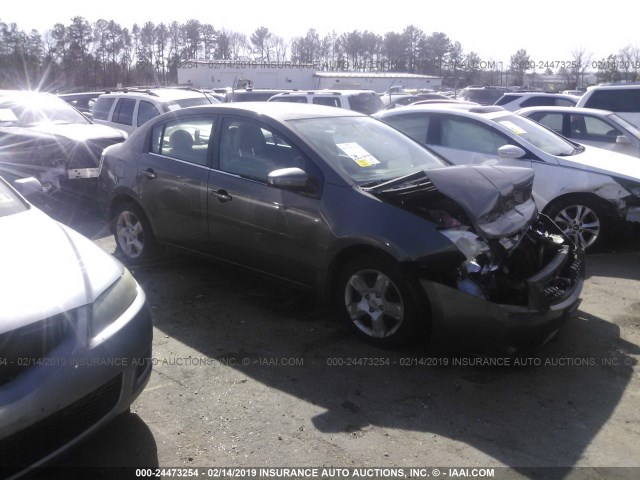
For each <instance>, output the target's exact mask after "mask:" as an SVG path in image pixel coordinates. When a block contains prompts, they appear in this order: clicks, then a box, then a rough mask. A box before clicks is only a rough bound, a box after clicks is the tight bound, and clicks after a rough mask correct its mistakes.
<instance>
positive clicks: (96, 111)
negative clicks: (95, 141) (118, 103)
mask: <svg viewBox="0 0 640 480" xmlns="http://www.w3.org/2000/svg"><path fill="white" fill-rule="evenodd" d="M114 101H115V98H113V97H106V98H105V97H100V98H98V100H96V103H95V105H94V106H93V108H92V109H91V114H92V115H93V118H94V119H96V120H109V112H110V111H111V107H112V106H113V102H114Z"/></svg>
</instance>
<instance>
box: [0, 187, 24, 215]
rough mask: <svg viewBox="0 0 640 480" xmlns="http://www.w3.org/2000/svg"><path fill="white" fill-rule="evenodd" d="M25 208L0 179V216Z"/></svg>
mask: <svg viewBox="0 0 640 480" xmlns="http://www.w3.org/2000/svg"><path fill="white" fill-rule="evenodd" d="M25 210H27V205H26V204H25V203H24V202H22V201H21V200H20V199H19V197H18V196H17V195H16V194H15V193H14V192H13V190H11V189H10V188H9V187H8V186H7V184H6V183H4V181H2V179H0V218H1V217H8V216H9V215H15V214H16V213H20V212H24V211H25Z"/></svg>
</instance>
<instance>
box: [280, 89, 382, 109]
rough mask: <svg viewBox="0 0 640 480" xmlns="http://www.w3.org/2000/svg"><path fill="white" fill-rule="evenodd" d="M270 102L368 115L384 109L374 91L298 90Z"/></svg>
mask: <svg viewBox="0 0 640 480" xmlns="http://www.w3.org/2000/svg"><path fill="white" fill-rule="evenodd" d="M269 101H270V102H289V103H311V104H314V105H326V106H329V107H339V108H346V109H347V110H354V111H356V112H360V113H364V114H366V115H371V114H372V113H375V112H378V111H380V110H382V109H383V108H384V104H383V102H382V100H381V99H380V97H379V96H378V94H377V93H375V92H374V91H373V90H308V91H302V90H299V91H298V90H296V91H293V92H285V93H279V94H278V95H274V96H273V97H271V98H270V99H269Z"/></svg>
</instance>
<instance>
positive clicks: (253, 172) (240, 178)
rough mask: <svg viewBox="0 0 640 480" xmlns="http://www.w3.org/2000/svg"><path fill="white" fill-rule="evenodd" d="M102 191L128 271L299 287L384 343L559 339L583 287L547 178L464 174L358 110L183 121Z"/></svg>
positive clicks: (189, 113)
mask: <svg viewBox="0 0 640 480" xmlns="http://www.w3.org/2000/svg"><path fill="white" fill-rule="evenodd" d="M407 108H411V107H407ZM397 110H402V109H397ZM540 128H542V127H540ZM100 180H101V187H102V190H103V192H104V199H103V205H104V207H105V208H104V209H105V211H106V212H108V216H109V218H110V220H111V223H112V226H113V230H114V236H115V240H116V244H117V246H118V249H119V251H120V252H121V257H122V258H124V259H126V260H127V261H129V262H136V261H140V260H142V259H145V258H148V257H149V256H150V255H152V254H153V253H154V250H155V249H156V248H157V246H158V244H160V245H171V246H175V247H181V248H184V249H187V250H189V251H191V252H199V253H202V254H205V255H208V256H210V257H213V258H215V259H217V260H220V261H224V262H230V263H232V264H236V265H238V264H239V265H243V266H245V267H249V268H250V269H252V270H254V271H255V270H257V271H260V272H263V273H266V274H269V275H271V276H275V277H278V278H280V279H286V280H288V281H289V282H291V283H292V284H295V285H298V286H300V287H302V288H306V289H309V290H311V291H314V292H316V293H317V294H318V296H319V297H320V298H321V299H322V300H324V301H325V302H328V303H330V304H334V305H335V307H336V309H337V311H338V312H339V314H340V315H341V316H342V317H343V318H344V319H345V321H346V322H347V323H348V325H349V326H350V327H351V328H352V329H353V331H354V332H356V333H357V334H358V335H360V336H361V337H362V338H364V339H366V340H368V341H370V342H372V343H374V344H377V345H386V346H389V345H396V344H400V343H403V342H407V341H410V340H418V339H423V338H424V336H425V335H427V334H428V333H432V334H434V335H438V332H439V334H442V332H443V331H449V332H453V333H454V335H455V336H456V338H457V341H458V342H460V341H461V339H462V337H465V336H466V337H467V340H470V341H471V342H472V343H473V346H472V348H480V345H487V344H491V343H493V342H496V343H498V344H500V345H501V346H503V347H505V348H508V349H509V350H510V351H512V350H511V349H512V348H515V346H517V345H519V346H522V345H523V344H530V343H535V342H536V341H540V340H542V339H544V338H546V337H547V336H548V335H549V334H550V333H552V332H553V331H555V330H556V329H557V328H558V327H559V325H560V323H561V322H562V320H563V319H565V318H566V317H567V316H568V315H569V314H570V313H571V312H572V311H573V309H575V308H576V307H577V302H578V296H579V294H580V290H581V287H582V275H583V263H582V253H581V250H580V249H579V248H576V247H575V246H574V245H573V244H572V242H571V241H570V240H569V239H568V238H567V237H566V236H565V235H564V234H563V233H562V231H561V230H560V229H558V228H557V227H556V226H555V225H554V224H553V222H550V221H549V220H548V219H546V217H543V216H541V217H539V216H538V214H537V211H536V207H535V205H534V202H533V200H532V198H531V186H532V182H533V171H532V170H531V169H522V168H513V167H490V166H458V167H452V166H450V165H449V163H448V162H446V161H445V160H443V159H441V158H440V157H439V156H438V155H436V154H434V153H432V152H431V151H429V150H428V149H427V148H425V147H423V146H421V145H419V144H418V143H416V142H414V141H412V140H411V139H409V138H408V137H407V136H405V135H403V134H401V133H400V132H398V131H397V130H395V129H393V128H391V127H389V126H388V125H385V124H384V123H382V122H379V121H378V120H375V119H373V118H371V117H369V116H367V115H363V114H359V113H357V112H353V111H351V110H347V109H342V108H329V107H325V106H319V105H308V104H297V103H296V104H283V103H280V102H261V103H242V104H225V105H221V106H210V107H197V108H190V109H184V110H177V111H174V112H171V113H168V114H165V115H163V116H161V117H158V118H155V119H153V120H151V121H150V122H148V123H147V124H145V125H144V126H143V127H142V128H140V129H139V130H138V131H136V132H135V133H134V134H132V135H131V136H130V137H129V139H128V140H127V141H126V142H124V143H123V144H122V145H120V146H114V147H112V148H110V149H108V150H107V151H106V152H105V155H104V164H103V169H102V173H101V176H100ZM345 205H346V206H348V208H345Z"/></svg>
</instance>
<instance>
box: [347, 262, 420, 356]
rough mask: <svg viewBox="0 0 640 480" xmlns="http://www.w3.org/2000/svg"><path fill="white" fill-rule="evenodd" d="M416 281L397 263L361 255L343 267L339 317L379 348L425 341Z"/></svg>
mask: <svg viewBox="0 0 640 480" xmlns="http://www.w3.org/2000/svg"><path fill="white" fill-rule="evenodd" d="M418 288H419V286H418V285H417V282H416V281H415V280H414V279H412V278H410V277H409V276H408V275H407V274H406V273H405V272H404V271H402V269H401V268H400V266H399V264H398V263H397V262H396V261H394V260H392V259H390V258H387V257H383V256H379V255H362V256H359V257H356V258H354V259H353V260H351V261H349V262H348V263H347V264H346V265H345V266H344V268H343V269H342V271H341V273H340V275H339V277H338V282H337V288H336V293H335V299H336V306H337V309H338V312H339V314H340V316H341V317H342V318H343V319H344V320H345V321H346V322H347V324H348V325H349V327H350V328H351V329H352V330H353V331H354V332H355V333H356V335H358V336H359V337H360V338H361V339H363V340H365V341H366V342H369V343H371V344H374V345H377V346H379V347H397V346H400V345H406V344H408V343H411V342H415V341H417V340H420V339H422V340H424V341H425V342H426V331H427V329H426V323H427V322H426V320H427V319H426V318H425V316H424V312H425V311H426V309H425V308H424V305H423V303H424V302H423V301H422V296H421V295H420V294H419V293H418V292H419V290H418Z"/></svg>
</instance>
